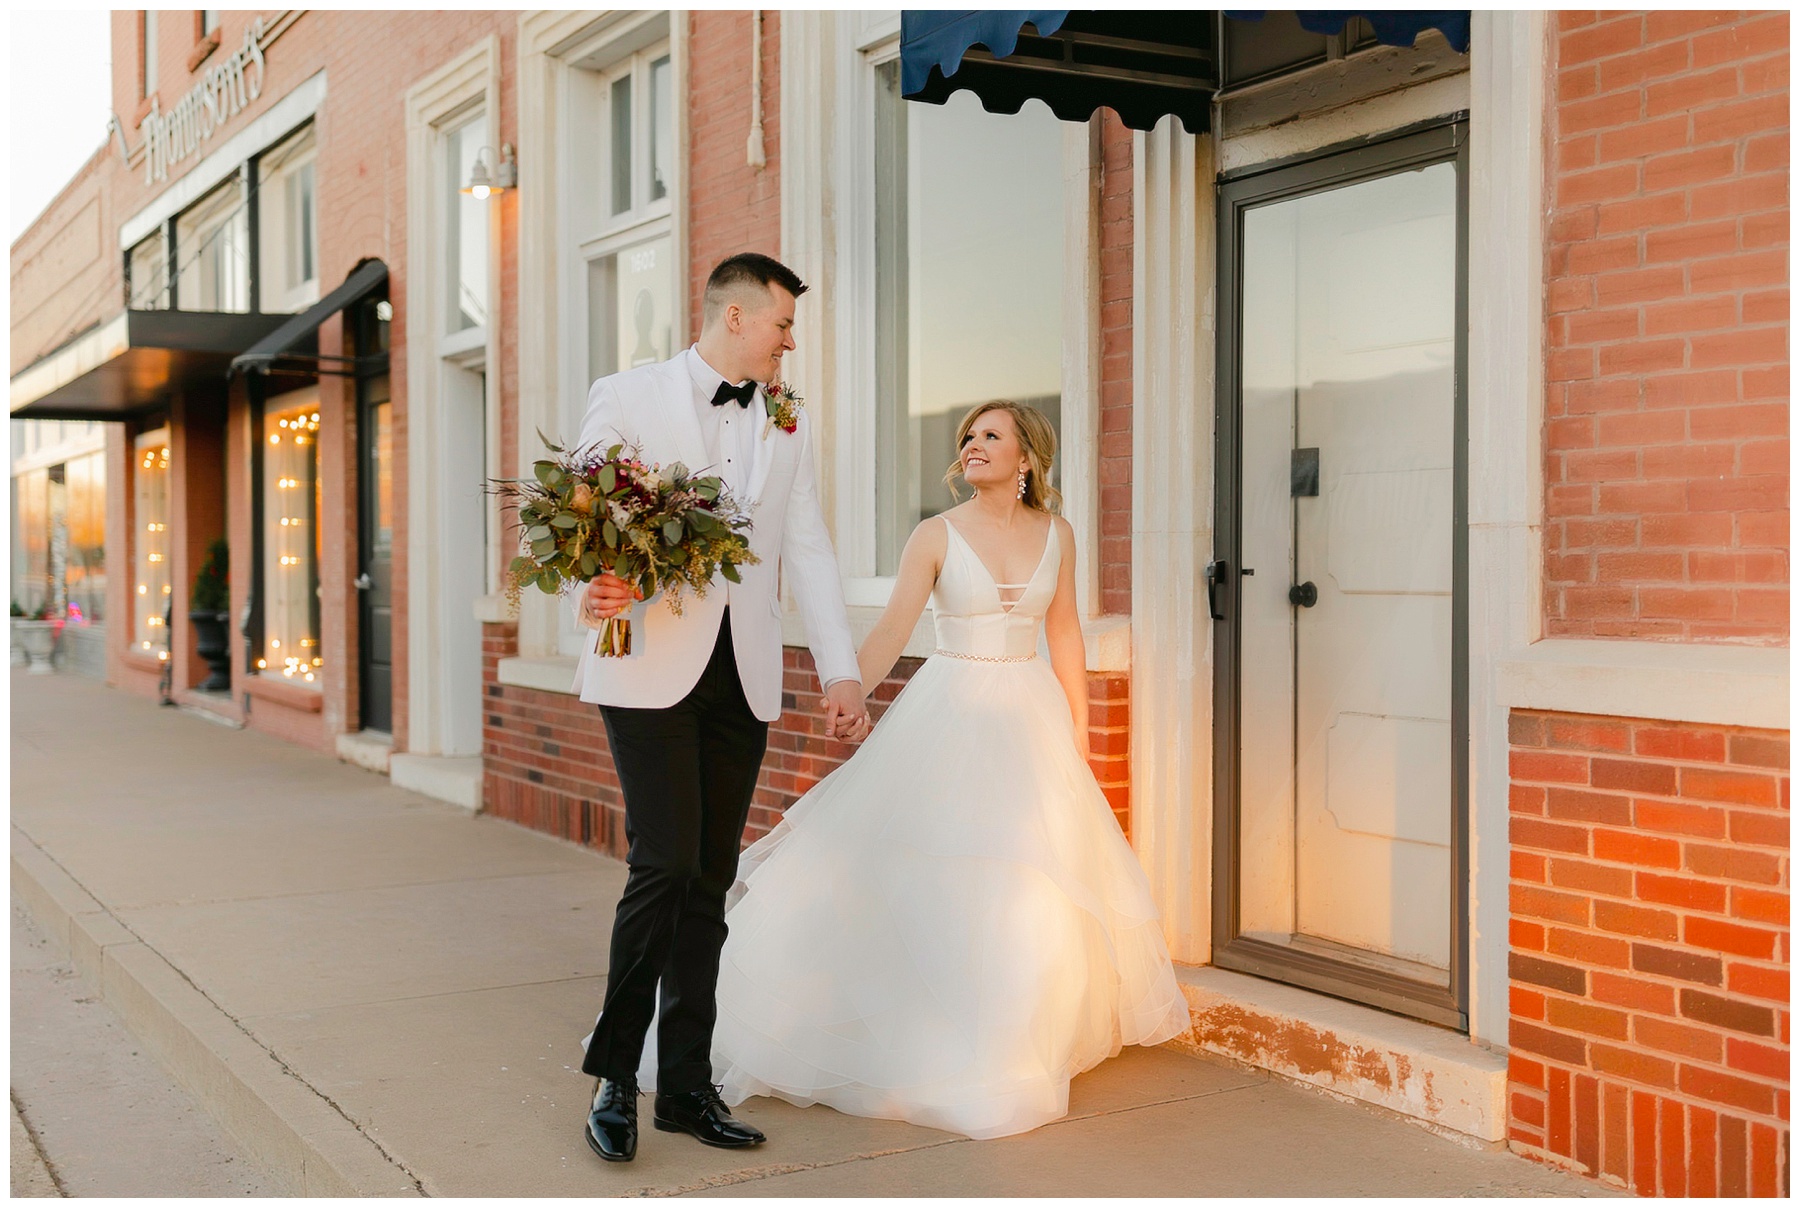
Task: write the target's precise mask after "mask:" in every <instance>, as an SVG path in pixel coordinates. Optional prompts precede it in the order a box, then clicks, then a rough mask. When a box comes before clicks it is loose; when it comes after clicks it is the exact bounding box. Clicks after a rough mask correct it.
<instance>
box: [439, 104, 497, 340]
mask: <svg viewBox="0 0 1800 1208" xmlns="http://www.w3.org/2000/svg"><path fill="white" fill-rule="evenodd" d="M492 99H493V98H490V97H488V96H487V94H486V93H482V94H480V95H478V96H476V97H474V98H472V99H470V100H469V101H468V102H467V103H465V104H463V105H460V106H458V107H457V108H456V109H454V110H453V111H451V112H450V113H448V114H446V115H444V116H443V117H442V118H440V119H438V120H437V121H435V122H433V123H432V143H433V151H432V172H433V179H435V180H437V181H439V182H442V183H446V184H449V185H453V186H454V187H453V188H449V189H445V188H440V189H439V190H438V197H439V203H438V204H439V207H440V208H439V209H438V212H437V214H436V216H435V219H436V221H435V224H434V233H435V239H434V245H435V246H434V247H433V248H432V250H431V254H432V255H433V256H435V257H436V258H437V273H436V276H437V278H438V282H437V283H438V286H439V289H438V290H437V296H436V297H435V298H434V299H432V300H431V301H429V302H427V303H426V307H427V308H429V309H428V310H427V311H426V313H429V314H432V315H434V316H435V317H434V318H433V319H432V320H431V324H432V326H431V330H432V331H433V333H434V334H435V337H436V344H437V354H438V356H440V357H446V358H461V359H463V360H467V359H468V358H469V357H470V356H471V355H473V356H475V357H476V359H477V361H478V362H479V361H481V360H482V358H483V354H482V352H481V350H484V349H485V348H486V347H487V342H488V340H487V333H488V329H489V328H490V327H491V326H493V324H492V322H491V320H492V318H493V314H494V300H495V296H496V294H497V293H498V285H499V281H500V275H499V252H498V249H499V240H498V238H497V237H496V236H497V219H498V213H499V212H498V209H497V206H498V204H499V199H498V198H497V197H490V198H488V199H486V200H483V201H480V202H477V203H476V205H477V206H479V210H478V211H476V207H474V206H470V207H464V206H463V196H464V195H463V193H462V192H461V189H462V186H463V184H464V183H466V182H464V181H462V174H461V171H460V170H458V171H457V172H455V173H452V172H451V171H450V167H451V164H450V156H451V146H452V140H453V139H455V138H456V137H457V136H458V135H460V134H461V133H462V132H463V131H464V130H467V129H468V128H469V127H470V126H471V125H473V124H474V123H475V122H477V121H480V122H482V123H484V133H483V135H482V140H483V141H482V142H480V143H478V144H476V153H477V154H478V155H479V154H480V152H481V150H482V148H487V150H488V154H489V159H490V161H491V162H490V169H491V167H492V166H493V165H495V164H498V163H499V153H498V152H497V151H495V150H494V148H495V147H497V146H498V145H499V144H498V143H497V142H496V141H494V140H495V129H494V127H495V120H496V118H497V109H496V106H495V105H493V104H491V103H490V101H491V100H492ZM453 207H454V209H453ZM471 211H475V212H479V213H480V215H481V216H482V218H483V220H484V221H485V223H486V226H487V231H486V238H485V239H484V240H483V241H482V243H483V247H484V248H485V249H486V253H487V264H486V281H485V283H484V284H485V288H486V293H487V297H486V298H485V299H484V301H485V303H486V307H487V311H486V317H484V318H483V320H482V321H481V322H479V323H472V324H470V325H469V326H467V327H461V328H456V329H454V330H453V329H452V328H451V326H450V323H451V314H452V309H451V307H452V298H453V296H454V295H453V291H455V289H456V288H457V287H458V285H459V284H460V273H461V269H462V263H463V262H462V254H461V250H460V249H458V251H457V259H456V261H455V262H454V263H455V267H456V270H457V274H458V275H459V279H458V280H452V279H451V277H452V273H451V267H452V261H451V259H450V249H451V240H450V238H449V236H450V216H451V214H452V213H453V212H454V213H457V214H459V215H461V214H464V213H469V212H471ZM463 233H464V232H463V227H462V222H461V218H460V217H459V218H458V220H457V227H456V235H457V238H458V239H460V238H461V237H462V236H463Z"/></svg>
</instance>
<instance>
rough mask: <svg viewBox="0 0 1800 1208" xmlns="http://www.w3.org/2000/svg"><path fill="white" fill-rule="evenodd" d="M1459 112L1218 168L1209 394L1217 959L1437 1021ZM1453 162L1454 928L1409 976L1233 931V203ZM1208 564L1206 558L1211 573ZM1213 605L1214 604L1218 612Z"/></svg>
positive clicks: (1441, 1000) (1462, 637)
mask: <svg viewBox="0 0 1800 1208" xmlns="http://www.w3.org/2000/svg"><path fill="white" fill-rule="evenodd" d="M1468 131H1469V124H1468V114H1467V113H1459V114H1455V115H1452V116H1450V117H1445V118H1440V119H1436V120H1433V121H1431V122H1426V123H1421V124H1419V125H1417V126H1412V127H1408V128H1407V129H1405V130H1401V131H1397V132H1395V133H1393V134H1389V135H1384V136H1381V137H1379V138H1368V139H1358V140H1355V141H1354V142H1351V143H1345V144H1339V145H1337V146H1334V147H1330V148H1326V149H1324V150H1321V151H1318V152H1316V153H1311V154H1308V155H1305V156H1299V157H1295V158H1293V159H1289V160H1283V161H1280V162H1277V163H1273V164H1262V165H1257V166H1254V167H1252V168H1247V169H1241V170H1238V171H1234V172H1230V173H1224V174H1221V175H1220V177H1219V190H1218V294H1217V299H1218V315H1219V322H1218V336H1217V339H1218V344H1217V365H1218V394H1217V396H1216V397H1217V412H1216V415H1215V417H1214V422H1215V432H1216V441H1217V444H1216V448H1215V462H1214V464H1215V465H1216V467H1217V473H1216V478H1215V482H1214V492H1215V496H1214V507H1215V514H1216V529H1215V534H1216V536H1215V549H1214V554H1213V557H1214V559H1215V562H1214V566H1215V567H1218V568H1220V569H1221V571H1222V573H1220V574H1219V576H1218V577H1219V583H1218V584H1217V588H1218V589H1219V590H1218V595H1217V596H1216V597H1215V599H1216V603H1217V605H1222V607H1218V606H1215V608H1214V615H1215V619H1214V621H1213V625H1214V639H1215V640H1214V660H1215V661H1214V674H1213V710H1214V712H1213V717H1214V725H1213V785H1214V806H1213V928H1212V930H1213V963H1214V964H1216V965H1218V966H1220V967H1221V968H1226V969H1234V970H1237V971H1239V972H1243V973H1250V974H1255V975H1257V976H1260V977H1267V978H1271V979H1274V980H1277V981H1283V982H1288V983H1291V984H1293V985H1297V986H1301V987H1304V988H1306V989H1309V990H1317V991H1321V992H1323V993H1326V994H1331V995H1334V996H1336V997H1339V998H1346V999H1350V1000H1351V1001H1354V1002H1361V1003H1366V1004H1368V1005H1370V1006H1374V1007H1380V1008H1382V1009H1384V1010H1389V1011H1393V1012H1396V1013H1398V1014H1402V1015H1409V1016H1413V1017H1415V1018H1419V1019H1424V1020H1428V1021H1430V1022H1432V1023H1438V1024H1443V1025H1445V1026H1447V1027H1452V1028H1456V1029H1458V1030H1459V1031H1464V1032H1466V1031H1468V1026H1469V699H1468V698H1469V582H1468V579H1469V574H1468V572H1469V540H1468V496H1469V489H1468V486H1469V483H1468V480H1469V459H1468V410H1469V409H1468V355H1469V339H1468V317H1469V152H1468ZM1446 162H1451V163H1454V164H1455V165H1456V319H1455V332H1456V335H1455V340H1456V352H1455V369H1454V381H1455V390H1454V400H1455V401H1454V405H1455V408H1456V414H1455V417H1454V421H1453V425H1452V443H1453V448H1454V457H1453V470H1452V480H1453V495H1454V502H1453V505H1452V507H1453V519H1452V538H1451V540H1452V571H1451V578H1452V584H1451V621H1450V644H1451V662H1450V690H1451V696H1450V742H1451V759H1450V767H1451V789H1450V792H1451V810H1450V877H1451V895H1450V900H1451V903H1452V906H1453V908H1454V910H1455V917H1454V919H1452V921H1451V933H1450V978H1449V985H1448V986H1447V987H1445V986H1439V985H1434V984H1432V983H1429V982H1422V981H1416V980H1413V979H1411V978H1406V977H1401V976H1399V975H1397V974H1393V973H1387V972H1383V971H1380V970H1376V969H1370V968H1366V967H1362V966H1358V965H1352V964H1349V963H1346V962H1343V961H1337V960H1333V959H1331V958H1330V957H1326V956H1322V955H1317V954H1314V953H1310V952H1302V951H1298V950H1295V949H1291V948H1288V947H1285V946H1283V945H1279V944H1271V943H1268V942H1267V941H1264V940H1257V939H1252V938H1250V937H1247V936H1243V935H1240V934H1239V923H1240V918H1239V909H1238V901H1239V897H1238V889H1239V885H1240V884H1241V880H1242V870H1241V869H1240V867H1239V852H1238V836H1239V809H1240V806H1241V800H1240V795H1241V769H1240V767H1239V759H1238V743H1239V735H1240V731H1241V718H1240V716H1239V695H1240V694H1239V685H1240V677H1241V675H1242V672H1243V667H1242V663H1241V660H1240V654H1239V643H1240V641H1241V637H1242V634H1241V630H1240V627H1239V625H1238V621H1237V618H1238V616H1239V608H1240V604H1241V601H1242V598H1243V593H1242V576H1241V574H1240V571H1241V569H1242V568H1241V566H1240V565H1239V563H1240V561H1241V557H1242V554H1241V550H1242V544H1243V541H1242V515H1241V509H1240V507H1239V500H1240V497H1241V492H1242V484H1243V464H1242V463H1243V449H1242V415H1241V412H1242V405H1243V404H1242V380H1241V374H1240V372H1239V359H1240V356H1241V353H1242V332H1241V326H1240V325H1241V322H1242V314H1243V310H1242V297H1241V294H1242V284H1243V268H1244V266H1243V216H1244V213H1245V212H1246V211H1247V210H1250V209H1253V208H1256V207H1258V206H1263V205H1268V204H1271V203H1274V202H1279V201H1288V200H1291V199H1293V198H1296V197H1301V196H1304V195H1306V194H1309V193H1318V192H1323V191H1325V190H1327V189H1333V188H1341V187H1344V186H1346V185H1352V184H1358V183H1361V182H1363V181H1367V180H1372V179H1375V178H1378V177H1382V176H1388V175H1392V174H1394V173H1396V172H1401V171H1405V170H1407V169H1411V168H1424V167H1428V166H1430V165H1433V164H1438V163H1446ZM1210 573H1211V572H1209V574H1210ZM1221 613H1222V615H1220V614H1221Z"/></svg>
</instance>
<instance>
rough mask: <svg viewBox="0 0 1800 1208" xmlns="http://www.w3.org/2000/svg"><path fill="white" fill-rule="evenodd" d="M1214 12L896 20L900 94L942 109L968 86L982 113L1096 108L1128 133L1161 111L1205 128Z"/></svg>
mask: <svg viewBox="0 0 1800 1208" xmlns="http://www.w3.org/2000/svg"><path fill="white" fill-rule="evenodd" d="M1215 25H1216V22H1215V20H1214V14H1213V13H1211V12H1201V11H1136V12H1121V11H1095V10H1070V11H1057V10H1043V11H1030V12H1023V11H1021V12H990V11H981V12H960V11H953V12H940V11H935V10H927V9H906V10H904V11H902V12H901V14H900V93H901V95H902V96H903V97H905V98H906V99H907V100H909V101H927V102H930V103H932V104H940V105H941V104H943V103H944V101H945V100H946V99H948V98H949V96H950V95H951V94H952V93H954V92H956V91H957V90H958V89H968V90H969V91H971V92H973V93H974V94H975V95H976V96H977V97H978V98H979V99H980V101H981V104H982V107H983V108H985V109H986V110H987V111H988V112H990V113H1017V112H1018V111H1019V108H1020V106H1022V105H1023V104H1024V103H1025V102H1026V101H1028V100H1039V101H1042V102H1044V103H1045V104H1046V105H1048V106H1049V107H1050V111H1051V112H1052V113H1054V114H1056V116H1057V117H1059V118H1061V119H1063V120H1064V121H1070V122H1084V121H1086V120H1087V119H1088V118H1089V117H1091V116H1092V115H1093V112H1094V110H1095V109H1098V108H1100V107H1101V106H1106V107H1109V108H1111V109H1112V110H1113V111H1114V112H1115V113H1117V114H1118V115H1119V119H1120V120H1121V121H1123V122H1124V123H1125V125H1127V126H1129V127H1131V128H1132V129H1134V130H1149V129H1152V128H1153V127H1154V126H1155V125H1156V123H1157V122H1159V121H1161V120H1162V118H1163V117H1164V116H1165V115H1167V114H1171V113H1172V114H1174V115H1175V116H1176V117H1178V118H1180V119H1181V124H1182V125H1183V126H1185V127H1187V129H1188V130H1189V132H1191V133H1194V134H1198V133H1200V132H1201V131H1203V130H1205V129H1206V128H1207V125H1208V123H1209V121H1210V119H1211V113H1212V96H1213V92H1214V91H1215V90H1216V88H1217V87H1218V72H1217V69H1216V66H1215V63H1216V55H1215V54H1214V48H1213V37H1214V27H1215Z"/></svg>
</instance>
